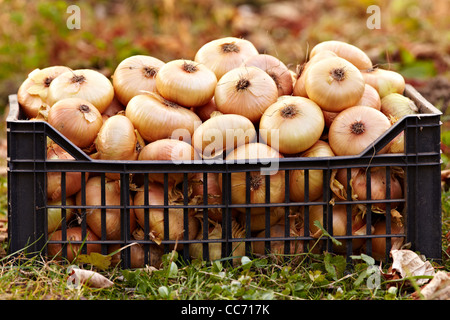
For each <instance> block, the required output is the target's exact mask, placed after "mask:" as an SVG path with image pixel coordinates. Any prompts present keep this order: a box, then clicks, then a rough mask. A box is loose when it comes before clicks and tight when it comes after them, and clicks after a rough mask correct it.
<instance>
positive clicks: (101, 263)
mask: <svg viewBox="0 0 450 320" xmlns="http://www.w3.org/2000/svg"><path fill="white" fill-rule="evenodd" d="M77 261H78V262H79V263H87V264H90V265H93V266H94V267H96V268H98V269H101V270H105V269H107V268H108V267H109V266H110V265H111V256H109V255H103V254H100V253H98V252H91V253H90V254H79V255H78V256H77Z"/></svg>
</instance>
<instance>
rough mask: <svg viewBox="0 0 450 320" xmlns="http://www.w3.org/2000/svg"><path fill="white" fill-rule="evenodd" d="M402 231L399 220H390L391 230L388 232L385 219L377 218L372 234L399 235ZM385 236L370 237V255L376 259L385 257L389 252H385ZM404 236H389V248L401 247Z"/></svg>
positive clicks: (379, 259)
mask: <svg viewBox="0 0 450 320" xmlns="http://www.w3.org/2000/svg"><path fill="white" fill-rule="evenodd" d="M403 233H404V227H403V224H402V223H400V222H395V221H391V231H390V233H389V234H388V233H387V231H386V220H385V219H383V220H379V221H377V222H376V223H375V224H374V230H373V232H372V234H373V235H376V236H380V235H400V234H403ZM386 239H387V238H386V237H379V238H378V237H376V238H373V239H372V257H373V258H374V259H375V260H377V261H382V260H385V259H386V254H387V256H389V252H386V246H387V244H386V242H387V241H386ZM404 239H405V238H404V237H392V238H391V250H393V249H394V250H395V249H397V250H398V249H401V246H402V245H403V242H404Z"/></svg>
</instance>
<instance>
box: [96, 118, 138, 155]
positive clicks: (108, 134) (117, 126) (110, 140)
mask: <svg viewBox="0 0 450 320" xmlns="http://www.w3.org/2000/svg"><path fill="white" fill-rule="evenodd" d="M143 146H144V143H143V141H141V140H140V138H139V136H138V134H137V132H136V130H135V128H134V126H133V124H132V123H131V121H130V119H128V118H127V117H126V116H124V115H121V114H117V115H114V116H112V117H110V118H108V119H107V120H106V121H105V122H104V123H103V125H102V127H101V128H100V131H99V133H98V135H97V138H96V139H95V147H96V148H97V153H98V159H101V160H137V158H138V155H139V152H140V150H141V149H142V148H143Z"/></svg>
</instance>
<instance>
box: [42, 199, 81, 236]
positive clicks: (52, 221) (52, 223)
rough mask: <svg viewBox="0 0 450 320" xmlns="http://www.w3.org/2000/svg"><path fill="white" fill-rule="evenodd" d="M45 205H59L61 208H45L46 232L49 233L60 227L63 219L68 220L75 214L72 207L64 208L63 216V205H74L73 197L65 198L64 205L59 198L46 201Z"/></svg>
mask: <svg viewBox="0 0 450 320" xmlns="http://www.w3.org/2000/svg"><path fill="white" fill-rule="evenodd" d="M47 205H49V206H60V207H61V208H48V209H47V232H48V233H49V234H50V233H52V232H54V231H56V230H59V229H61V227H62V223H63V221H67V222H68V221H69V220H70V219H72V217H74V216H75V213H76V212H77V210H76V209H74V208H66V209H65V210H66V211H65V218H63V216H62V213H63V209H62V208H63V207H65V206H74V205H75V199H74V197H69V198H67V199H66V203H65V204H64V206H63V205H62V201H61V199H59V200H55V201H48V202H47Z"/></svg>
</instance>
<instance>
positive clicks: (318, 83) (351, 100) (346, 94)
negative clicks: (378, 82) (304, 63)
mask: <svg viewBox="0 0 450 320" xmlns="http://www.w3.org/2000/svg"><path fill="white" fill-rule="evenodd" d="M305 89H306V93H307V94H308V97H309V98H310V99H311V100H313V101H314V102H316V103H317V104H318V105H319V106H320V107H321V108H322V109H323V110H325V111H332V112H339V111H342V110H344V109H346V108H348V107H351V106H354V105H355V103H357V102H358V101H359V100H360V99H361V97H362V96H363V94H364V89H365V83H364V79H363V77H362V75H361V72H360V71H359V70H358V69H357V68H356V67H355V66H354V65H352V64H351V63H350V62H348V61H347V60H345V59H343V58H339V57H334V58H325V59H322V60H320V61H317V62H315V63H314V64H313V65H312V66H311V67H310V68H308V71H307V73H306V78H305Z"/></svg>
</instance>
